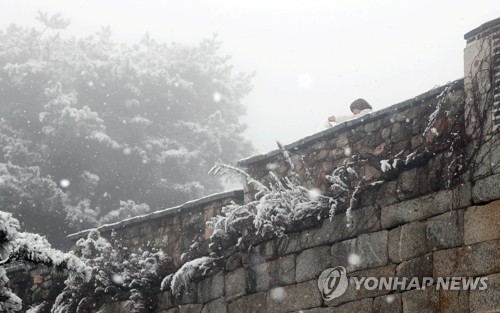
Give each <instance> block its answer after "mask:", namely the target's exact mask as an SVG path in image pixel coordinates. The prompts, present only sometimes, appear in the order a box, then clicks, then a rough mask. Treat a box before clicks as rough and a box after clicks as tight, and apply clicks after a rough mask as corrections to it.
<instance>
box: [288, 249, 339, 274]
mask: <svg viewBox="0 0 500 313" xmlns="http://www.w3.org/2000/svg"><path fill="white" fill-rule="evenodd" d="M332 261H333V259H332V257H331V255H330V247H329V246H321V247H315V248H311V249H307V250H304V251H302V252H301V253H300V254H298V255H297V259H296V267H295V280H296V281H297V282H298V283H300V282H303V281H307V280H310V279H313V278H318V277H319V274H320V273H321V272H322V271H323V270H325V269H327V268H329V267H331V266H333V265H334V264H332Z"/></svg>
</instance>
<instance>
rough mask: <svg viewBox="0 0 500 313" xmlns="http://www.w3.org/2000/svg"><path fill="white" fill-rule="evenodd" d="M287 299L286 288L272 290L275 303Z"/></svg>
mask: <svg viewBox="0 0 500 313" xmlns="http://www.w3.org/2000/svg"><path fill="white" fill-rule="evenodd" d="M285 297H286V291H285V288H282V287H277V288H273V289H272V290H271V298H273V300H275V301H283V299H285Z"/></svg>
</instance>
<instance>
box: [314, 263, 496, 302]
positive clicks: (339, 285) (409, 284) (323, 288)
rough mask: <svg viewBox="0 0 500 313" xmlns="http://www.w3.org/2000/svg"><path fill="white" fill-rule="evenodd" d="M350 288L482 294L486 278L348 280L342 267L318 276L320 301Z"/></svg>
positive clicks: (367, 278)
mask: <svg viewBox="0 0 500 313" xmlns="http://www.w3.org/2000/svg"><path fill="white" fill-rule="evenodd" d="M349 283H352V284H353V285H354V289H355V290H356V291H359V290H361V288H363V289H365V290H389V291H403V290H412V289H418V290H425V289H428V288H435V289H436V290H479V291H482V290H486V289H487V288H488V277H357V276H353V277H351V279H350V280H349V279H348V278H347V271H346V269H345V267H343V266H337V267H334V268H328V269H326V270H324V271H323V272H321V274H320V275H319V279H318V288H319V290H320V292H321V295H322V297H323V299H324V300H326V301H331V300H333V299H335V298H338V297H340V296H342V295H343V294H344V293H345V292H346V291H347V288H348V287H349Z"/></svg>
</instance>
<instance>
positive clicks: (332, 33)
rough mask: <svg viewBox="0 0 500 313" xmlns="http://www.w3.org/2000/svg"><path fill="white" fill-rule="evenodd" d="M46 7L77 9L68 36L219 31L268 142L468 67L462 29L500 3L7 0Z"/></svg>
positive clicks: (25, 16)
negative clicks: (247, 84) (106, 31)
mask: <svg viewBox="0 0 500 313" xmlns="http://www.w3.org/2000/svg"><path fill="white" fill-rule="evenodd" d="M37 10H42V11H46V12H48V13H49V14H53V13H56V12H61V13H62V14H63V17H64V18H67V19H71V25H70V26H69V27H68V28H67V29H66V30H64V31H63V33H64V35H76V36H86V35H90V34H92V33H94V32H96V31H98V30H99V29H100V26H101V25H104V26H110V27H111V30H112V32H113V34H114V36H113V38H114V39H115V40H117V41H122V42H129V43H135V42H137V41H138V40H139V39H140V38H141V37H142V36H143V35H144V34H145V33H146V32H148V33H149V34H150V35H151V37H152V38H154V39H156V40H157V41H161V42H167V43H169V42H172V41H174V42H180V43H198V42H199V41H200V40H201V39H203V38H207V37H211V36H212V34H213V33H217V34H218V38H219V40H221V41H222V42H223V52H224V53H226V54H228V55H231V56H232V63H233V64H234V65H235V70H237V71H244V72H253V71H255V72H256V76H255V78H254V80H253V83H254V89H253V91H252V93H251V94H250V95H249V96H248V97H247V98H246V99H245V100H244V103H245V105H246V106H247V116H246V117H245V119H244V121H245V122H246V123H247V125H248V131H247V135H248V138H249V139H250V140H252V141H253V142H254V144H255V146H256V148H257V149H258V150H259V151H260V152H266V151H268V150H272V149H275V148H276V146H275V141H276V140H279V141H281V142H282V143H285V144H287V143H290V142H293V141H295V140H298V139H300V138H302V137H304V136H307V135H309V134H311V133H313V132H315V131H317V130H319V129H320V128H321V124H322V123H323V121H324V120H325V119H326V117H327V116H329V115H331V114H347V113H348V112H349V109H348V106H349V103H350V102H351V101H352V100H354V99H356V98H359V97H363V98H365V99H367V100H368V101H369V102H370V103H371V104H372V105H373V106H374V108H375V109H381V108H384V107H387V106H389V105H392V104H395V103H398V102H401V101H404V100H406V99H409V98H412V97H414V96H416V95H418V94H421V93H423V92H426V91H428V90H429V89H431V88H433V87H436V86H438V85H443V84H446V83H447V82H449V81H452V80H455V79H458V78H461V77H463V48H464V47H465V41H464V39H463V35H464V34H465V33H466V32H468V31H470V30H472V29H474V28H476V27H478V26H480V25H481V24H482V23H484V22H487V21H488V20H491V19H494V18H497V17H499V16H500V1H498V0H476V1H470V0H469V1H465V0H459V1H452V0H442V1H430V0H422V1H402V0H386V1H369V0H363V1H353V0H342V1H339V0H316V1H315V0H306V1H298V0H288V1H270V0H268V1H265V0H258V1H255V0H254V1H246V2H243V1H230V0H211V1H208V0H206V1H193V0H188V1H161V0H157V1H123V0H120V1H117V0H107V1H94V0H92V1H89V0H87V1H74V0H73V1H70V0H45V1H39V0H15V1H12V0H2V1H1V2H0V27H1V28H2V29H3V28H5V27H6V26H7V25H9V24H11V23H16V24H19V25H24V26H34V27H38V28H40V27H41V26H40V24H39V23H38V22H37V21H36V20H35V16H36V12H37Z"/></svg>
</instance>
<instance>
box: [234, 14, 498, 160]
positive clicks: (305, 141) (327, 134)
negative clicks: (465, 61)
mask: <svg viewBox="0 0 500 313" xmlns="http://www.w3.org/2000/svg"><path fill="white" fill-rule="evenodd" d="M499 21H500V19H499ZM463 85H464V79H463V78H461V79H457V80H455V81H453V82H451V83H448V84H446V85H444V86H440V87H438V88H434V89H431V90H429V91H427V92H425V93H423V94H420V95H418V96H416V97H415V98H413V99H408V100H406V101H403V102H400V103H397V104H394V105H391V106H389V107H387V108H384V109H381V110H378V111H375V112H372V113H368V114H365V115H363V116H362V117H359V118H354V119H352V120H348V121H345V122H342V123H340V124H337V125H335V126H333V127H331V128H328V129H325V130H323V131H321V132H319V133H316V134H313V135H310V136H307V137H305V138H302V139H300V140H298V141H295V142H292V143H290V144H288V145H285V146H284V148H285V150H288V151H290V150H297V149H300V148H302V147H304V146H308V145H312V144H314V143H316V142H318V141H321V140H324V139H325V138H332V137H333V136H332V135H333V134H339V133H341V132H344V131H346V130H350V129H353V128H356V127H358V126H360V125H365V124H368V123H371V122H373V121H375V120H378V119H380V118H382V117H385V116H386V115H389V114H391V113H394V112H397V111H403V110H406V109H408V108H411V107H414V106H418V105H419V104H420V103H422V102H424V101H425V100H427V99H429V98H433V97H436V96H437V95H439V94H440V93H442V92H443V91H444V90H445V89H446V88H448V87H449V86H453V87H452V89H451V90H457V89H461V88H463ZM279 154H281V150H279V149H276V150H272V151H270V152H268V153H264V154H259V155H253V156H250V157H247V158H244V159H241V160H239V161H238V162H237V165H238V166H242V167H247V166H249V165H250V164H254V163H257V162H261V161H263V160H267V159H270V158H272V157H275V156H276V155H279Z"/></svg>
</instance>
